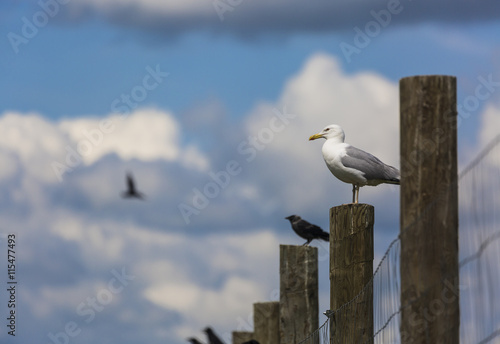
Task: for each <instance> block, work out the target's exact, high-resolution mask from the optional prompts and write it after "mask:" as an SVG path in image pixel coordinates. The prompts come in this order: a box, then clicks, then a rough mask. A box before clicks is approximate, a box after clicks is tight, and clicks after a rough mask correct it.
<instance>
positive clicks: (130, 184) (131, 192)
mask: <svg viewBox="0 0 500 344" xmlns="http://www.w3.org/2000/svg"><path fill="white" fill-rule="evenodd" d="M122 197H123V198H139V199H144V194H143V193H142V192H139V191H137V190H136V189H135V182H134V178H133V177H132V174H131V173H130V172H129V173H127V191H124V192H122Z"/></svg>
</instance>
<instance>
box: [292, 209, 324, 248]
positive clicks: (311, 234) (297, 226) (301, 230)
mask: <svg viewBox="0 0 500 344" xmlns="http://www.w3.org/2000/svg"><path fill="white" fill-rule="evenodd" d="M285 219H287V220H289V221H290V224H291V225H292V229H293V231H294V232H295V233H297V235H298V236H300V237H301V238H304V239H306V240H307V241H306V242H305V243H304V244H303V245H302V246H307V245H309V243H310V242H311V241H312V240H314V239H322V240H324V241H329V239H330V234H328V233H327V232H325V231H323V230H322V229H321V228H320V227H318V226H316V225H313V224H310V223H309V222H307V221H306V220H302V218H301V217H300V216H298V215H290V216H288V217H285Z"/></svg>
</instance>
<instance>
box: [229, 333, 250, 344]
mask: <svg viewBox="0 0 500 344" xmlns="http://www.w3.org/2000/svg"><path fill="white" fill-rule="evenodd" d="M253 337H254V335H253V332H246V331H233V344H243V343H245V342H248V341H249V340H252V339H253Z"/></svg>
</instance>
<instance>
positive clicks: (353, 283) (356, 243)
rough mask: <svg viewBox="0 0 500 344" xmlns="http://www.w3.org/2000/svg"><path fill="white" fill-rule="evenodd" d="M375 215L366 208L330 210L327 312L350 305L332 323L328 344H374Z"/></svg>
mask: <svg viewBox="0 0 500 344" xmlns="http://www.w3.org/2000/svg"><path fill="white" fill-rule="evenodd" d="M374 213H375V212H374V208H373V206H371V205H369V204H354V203H352V204H344V205H341V206H338V207H333V208H331V209H330V310H332V311H335V310H338V309H339V308H340V307H341V306H344V305H345V304H346V303H348V302H351V303H350V304H349V305H347V306H344V308H343V309H342V310H341V311H339V312H337V313H336V314H335V315H334V316H333V318H332V319H331V332H330V336H331V343H339V344H344V343H373V284H372V283H370V281H371V278H372V275H373V223H374V218H375V214H374ZM356 296H357V297H356ZM355 297H356V298H355Z"/></svg>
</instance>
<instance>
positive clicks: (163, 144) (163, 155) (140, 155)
mask: <svg viewBox="0 0 500 344" xmlns="http://www.w3.org/2000/svg"><path fill="white" fill-rule="evenodd" d="M102 121H103V120H99V119H86V118H82V119H69V120H65V121H62V122H61V124H60V125H59V127H60V129H61V130H62V131H63V132H65V133H67V135H68V136H69V137H70V139H71V141H72V142H73V143H74V144H76V147H75V148H74V149H78V147H79V146H78V144H81V146H80V147H81V151H82V153H83V154H82V155H83V157H82V158H83V161H84V162H85V164H87V165H90V164H92V163H94V162H96V161H97V160H99V159H100V158H102V157H103V156H104V155H106V154H110V153H115V154H117V155H118V156H120V158H122V159H124V160H129V159H132V158H136V159H139V160H143V161H151V160H155V159H165V160H167V161H171V160H176V159H177V158H178V157H179V154H180V147H179V135H180V128H179V125H178V123H177V121H176V120H175V118H174V117H173V115H172V114H171V113H169V112H166V111H160V110H155V109H139V110H137V111H135V112H133V113H132V114H130V115H129V116H128V117H126V118H125V119H122V117H121V116H120V115H111V116H109V117H108V118H105V119H104V121H109V123H107V124H106V125H105V126H104V128H106V129H105V130H101V129H100V125H101V124H100V123H101V122H102ZM83 142H88V143H89V144H90V146H89V147H90V150H89V151H90V153H89V154H88V155H86V148H85V147H84V145H85V143H83Z"/></svg>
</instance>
